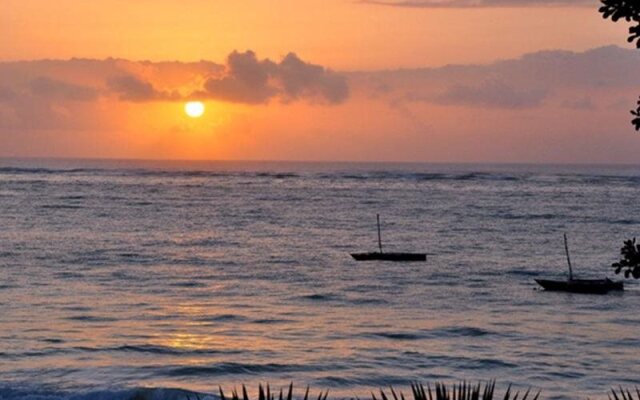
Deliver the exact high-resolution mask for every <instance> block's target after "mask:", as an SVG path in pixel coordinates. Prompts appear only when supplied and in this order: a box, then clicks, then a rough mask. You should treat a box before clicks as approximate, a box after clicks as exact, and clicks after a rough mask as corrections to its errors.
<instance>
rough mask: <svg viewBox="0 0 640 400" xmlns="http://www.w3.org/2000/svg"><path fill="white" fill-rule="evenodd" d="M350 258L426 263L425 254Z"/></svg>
mask: <svg viewBox="0 0 640 400" xmlns="http://www.w3.org/2000/svg"><path fill="white" fill-rule="evenodd" d="M351 257H353V258H354V259H355V260H356V261H374V260H382V261H398V262H412V261H427V255H426V254H425V253H380V252H372V253H351Z"/></svg>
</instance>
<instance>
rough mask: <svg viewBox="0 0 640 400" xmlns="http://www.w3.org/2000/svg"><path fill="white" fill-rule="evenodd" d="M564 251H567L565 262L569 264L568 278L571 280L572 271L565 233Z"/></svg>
mask: <svg viewBox="0 0 640 400" xmlns="http://www.w3.org/2000/svg"><path fill="white" fill-rule="evenodd" d="M564 251H565V253H567V264H569V280H570V281H572V280H573V271H572V270H571V258H569V245H568V244H567V234H566V233H565V234H564Z"/></svg>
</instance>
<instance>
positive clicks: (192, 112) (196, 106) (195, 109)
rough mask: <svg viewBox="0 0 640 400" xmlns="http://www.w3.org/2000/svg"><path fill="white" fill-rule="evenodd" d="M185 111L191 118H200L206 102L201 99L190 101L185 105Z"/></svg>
mask: <svg viewBox="0 0 640 400" xmlns="http://www.w3.org/2000/svg"><path fill="white" fill-rule="evenodd" d="M184 112H185V113H187V115H188V116H190V117H191V118H198V117H201V116H202V114H204V104H203V103H202V102H201V101H188V102H186V103H185V105H184Z"/></svg>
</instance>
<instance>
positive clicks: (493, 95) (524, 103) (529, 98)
mask: <svg viewBox="0 0 640 400" xmlns="http://www.w3.org/2000/svg"><path fill="white" fill-rule="evenodd" d="M546 97H547V92H546V91H545V90H542V89H536V88H529V89H523V88H520V89H516V88H514V87H511V86H509V85H507V84H506V83H504V82H499V81H487V82H483V83H481V84H480V85H477V86H464V85H454V86H451V87H450V88H448V89H447V90H446V91H445V92H444V93H442V94H440V95H438V96H436V97H435V98H434V102H435V103H439V104H451V105H471V106H481V107H498V108H529V107H536V106H538V105H540V104H541V103H542V101H543V100H544V99H545V98H546Z"/></svg>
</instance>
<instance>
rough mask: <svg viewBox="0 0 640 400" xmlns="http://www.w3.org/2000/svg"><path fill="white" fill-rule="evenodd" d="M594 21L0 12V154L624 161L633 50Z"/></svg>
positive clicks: (172, 4)
mask: <svg viewBox="0 0 640 400" xmlns="http://www.w3.org/2000/svg"><path fill="white" fill-rule="evenodd" d="M598 6H599V2H598V1H596V0H380V1H373V0H371V1H367V0H323V1H318V0H316V1H311V0H296V1H293V0H279V1H258V0H244V1H235V2H229V1H217V0H180V1H178V0H136V1H130V0H101V1H95V2H88V1H82V0H58V1H55V2H53V1H49V0H3V1H2V12H1V13H0V38H2V39H1V40H0V156H9V157H25V156H36V157H100V158H102V157H105V158H141V159H211V160H216V159H223V160H226V159H239V160H353V161H425V162H580V163H590V162H599V163H610V162H625V163H633V162H637V161H638V154H640V134H638V133H636V132H635V131H634V130H633V128H632V126H631V125H630V123H629V121H630V118H631V116H630V114H629V110H630V109H631V108H632V107H633V106H634V104H635V101H636V99H637V95H638V94H640V74H638V70H639V67H640V51H637V50H634V49H633V47H632V46H631V45H629V44H627V43H626V36H627V28H628V25H626V24H625V23H624V22H619V23H617V24H616V23H612V22H611V21H609V20H603V19H602V17H601V16H600V14H599V13H598V11H597V10H598ZM188 101H201V102H202V103H203V104H204V106H205V111H204V114H202V116H200V117H197V118H193V117H190V116H188V115H187V114H186V113H185V109H184V105H185V103H186V102H188Z"/></svg>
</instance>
